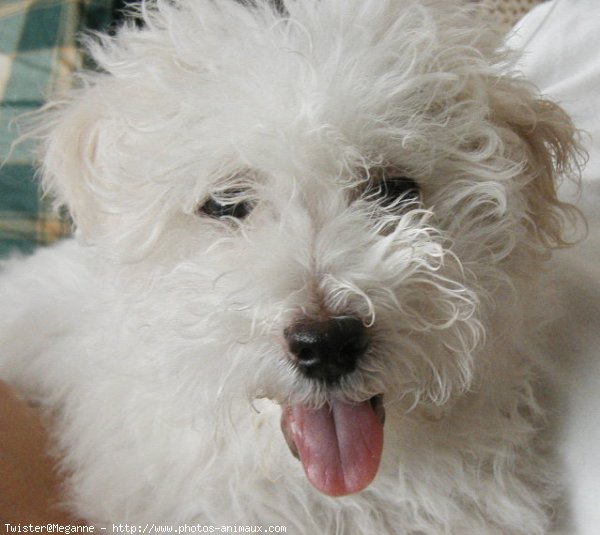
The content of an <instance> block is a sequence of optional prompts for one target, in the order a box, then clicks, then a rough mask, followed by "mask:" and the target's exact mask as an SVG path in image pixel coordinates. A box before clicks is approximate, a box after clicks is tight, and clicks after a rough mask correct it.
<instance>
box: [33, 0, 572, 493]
mask: <svg viewBox="0 0 600 535" xmlns="http://www.w3.org/2000/svg"><path fill="white" fill-rule="evenodd" d="M141 13H142V15H143V18H144V25H143V26H142V27H140V26H136V25H130V26H127V27H124V28H121V29H120V30H119V31H118V32H117V34H116V36H115V37H105V38H102V39H100V40H99V41H96V42H93V43H91V44H90V49H91V51H92V53H93V56H94V58H95V60H96V61H97V63H98V64H99V66H100V68H101V72H100V73H99V74H95V75H88V76H87V77H85V78H84V79H83V83H82V86H81V88H80V89H78V90H77V91H76V92H74V94H73V97H72V98H70V99H69V100H68V102H65V103H59V104H57V105H56V106H54V110H51V111H50V122H51V128H50V129H49V134H48V136H47V137H46V139H45V144H44V148H45V152H44V158H43V181H44V184H45V186H46V188H47V189H49V190H51V191H52V192H53V193H54V194H55V195H56V196H57V197H58V199H59V200H60V202H62V203H64V204H66V205H67V207H68V208H69V210H70V212H71V214H72V216H73V218H74V220H75V222H76V226H77V229H78V232H79V235H80V238H81V239H82V240H83V241H84V242H85V243H89V244H91V246H93V247H96V248H98V250H99V251H100V252H101V254H102V256H104V257H105V258H107V259H110V261H111V262H116V263H117V264H119V265H125V266H129V267H128V268H126V269H124V270H122V272H123V273H126V272H129V271H128V269H129V270H133V271H134V272H136V270H137V272H139V273H143V274H144V275H143V276H144V277H145V276H150V278H151V280H152V281H153V282H152V284H149V285H148V286H149V287H150V288H148V289H147V291H148V293H149V295H154V296H155V297H153V299H155V300H156V299H157V297H156V295H160V296H162V299H163V300H164V301H163V302H164V306H165V309H166V310H167V311H168V313H164V314H163V313H161V314H162V315H161V314H159V313H156V309H157V308H158V307H153V308H152V310H153V311H154V313H156V314H157V316H156V317H159V316H160V317H161V325H162V327H161V328H163V329H164V328H166V327H164V325H171V326H172V325H175V327H173V332H171V337H170V338H169V339H171V340H173V345H174V347H175V346H177V347H178V349H177V351H176V352H177V353H178V354H179V355H181V356H182V357H181V358H182V360H183V359H184V357H186V356H187V357H189V355H191V354H194V353H195V354H196V355H200V357H198V356H196V357H195V358H194V359H193V362H188V363H187V364H186V365H187V366H188V367H189V368H191V369H194V370H196V368H195V367H199V368H198V370H199V369H201V368H202V367H206V366H213V367H214V368H215V369H216V370H218V376H219V377H220V379H219V380H218V383H219V384H218V385H217V386H218V387H219V392H220V393H221V395H226V394H223V393H242V394H247V395H249V396H250V397H251V398H254V397H260V396H265V397H269V398H271V399H273V400H275V401H277V402H279V403H281V404H282V406H283V408H284V409H283V420H282V423H283V429H284V432H285V434H286V437H287V438H288V440H289V442H290V445H291V447H292V450H294V451H295V453H296V454H298V455H299V457H300V459H301V460H302V462H303V465H304V467H305V470H306V472H307V475H308V477H309V479H310V480H311V481H312V483H313V484H314V485H315V486H316V487H318V488H319V489H320V490H322V491H323V492H325V493H328V494H332V495H339V494H346V493H350V492H355V491H358V490H360V489H362V488H364V487H365V486H366V485H367V484H368V483H369V482H370V481H371V480H372V478H373V477H374V475H375V472H376V470H377V466H378V464H379V458H380V455H381V448H382V422H383V409H382V396H385V397H384V398H383V399H385V402H386V404H394V403H400V404H404V406H405V407H409V406H416V405H418V404H420V403H429V404H431V403H433V404H439V405H442V404H445V403H447V402H448V401H449V400H450V399H452V398H453V397H454V396H458V395H460V394H461V393H463V392H465V391H466V390H468V389H469V388H470V387H471V385H472V383H473V381H474V379H475V378H476V377H477V373H478V372H477V370H478V367H477V363H478V358H479V351H480V349H481V347H482V345H483V342H482V340H483V337H484V333H485V331H486V328H487V326H488V323H489V318H490V315H491V314H492V313H493V312H492V311H493V307H491V306H489V305H490V302H493V301H494V300H495V299H497V298H498V297H499V296H501V294H502V292H508V291H509V290H510V288H511V287H515V284H516V282H515V281H517V280H525V279H526V278H527V277H533V276H534V274H535V271H536V269H537V267H539V262H540V260H541V259H543V258H544V257H545V256H546V253H547V252H548V251H549V250H550V249H551V248H553V247H556V246H560V245H563V244H564V238H563V223H564V221H565V219H566V217H567V216H569V215H570V210H569V207H567V206H566V205H564V204H562V203H561V202H560V201H559V200H558V199H557V196H556V190H555V181H556V177H557V174H558V173H559V172H562V171H565V170H567V171H568V170H569V168H570V166H571V164H572V162H573V156H574V154H575V152H576V145H575V143H574V129H573V127H572V125H571V123H570V121H569V120H568V119H567V117H566V116H565V114H564V113H563V112H562V111H561V110H560V108H559V107H558V106H556V105H554V104H552V103H550V102H548V101H545V100H543V99H541V98H540V97H539V95H537V94H536V93H535V91H534V90H533V88H532V87H530V86H529V85H528V84H527V83H525V82H524V81H522V80H520V79H518V78H516V77H514V76H511V75H510V72H509V71H510V62H509V61H508V59H507V58H506V57H505V55H503V54H502V53H500V52H499V51H498V41H497V39H496V37H494V36H493V35H491V34H490V33H489V32H487V31H484V29H482V25H481V24H480V23H479V22H478V21H477V19H476V17H474V16H473V15H472V14H471V13H469V12H467V9H466V8H465V7H464V6H463V7H459V6H457V5H456V4H455V3H454V2H449V1H447V0H439V1H434V0H423V1H416V0H285V1H284V2H280V3H278V6H277V8H276V7H274V6H273V5H272V4H271V3H269V2H268V1H267V0H255V1H251V2H250V1H249V2H236V1H234V0H222V1H220V2H214V1H210V0H194V1H192V0H189V1H187V0H181V1H180V2H175V3H173V2H170V1H158V2H157V3H156V4H151V5H150V4H144V5H143V8H142V9H141ZM120 273H121V271H120ZM153 292H154V293H153ZM136 297H137V298H139V296H136ZM159 304H160V303H159ZM149 314H150V313H149ZM165 314H168V315H169V318H168V319H169V321H162V320H164V319H165ZM157 322H158V320H157ZM173 333H176V334H173ZM198 370H196V372H195V373H200V372H199V371H198ZM190 377H194V374H193V373H192V374H191V375H190ZM215 390H216V388H215Z"/></svg>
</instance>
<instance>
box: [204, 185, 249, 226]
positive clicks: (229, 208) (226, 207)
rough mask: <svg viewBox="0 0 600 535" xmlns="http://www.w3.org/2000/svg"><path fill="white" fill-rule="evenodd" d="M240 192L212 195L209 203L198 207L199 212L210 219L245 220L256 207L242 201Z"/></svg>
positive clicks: (244, 200) (233, 191)
mask: <svg viewBox="0 0 600 535" xmlns="http://www.w3.org/2000/svg"><path fill="white" fill-rule="evenodd" d="M239 197H240V191H239V190H231V191H226V192H223V193H222V194H219V195H218V196H217V195H211V196H210V197H209V198H208V200H207V201H205V202H204V203H203V204H201V205H200V206H199V207H198V212H199V213H201V214H206V215H208V216H210V217H214V218H216V219H220V218H222V217H234V218H236V219H244V218H245V217H247V216H248V214H250V212H251V211H252V208H254V205H253V204H252V203H251V202H250V201H249V200H246V199H240V198H239Z"/></svg>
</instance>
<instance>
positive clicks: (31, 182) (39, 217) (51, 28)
mask: <svg viewBox="0 0 600 535" xmlns="http://www.w3.org/2000/svg"><path fill="white" fill-rule="evenodd" d="M114 3H115V2H114V0H62V1H61V0H0V164H2V165H1V167H0V256H3V255H6V254H7V253H8V252H9V251H11V250H14V249H15V248H16V249H20V250H22V251H30V250H32V249H33V248H34V247H35V246H36V245H38V244H46V243H51V242H53V241H54V240H56V239H58V238H59V237H61V236H64V235H65V234H68V233H69V230H70V226H69V224H68V223H67V222H66V221H65V220H63V219H60V218H59V217H58V216H57V215H56V214H54V213H52V210H51V208H50V203H49V201H48V200H43V199H40V196H39V188H38V184H37V182H36V180H35V171H34V168H33V157H32V154H33V150H32V149H33V147H32V145H31V143H28V142H23V143H19V144H16V145H15V144H14V141H15V140H16V139H17V138H18V135H19V133H18V131H17V127H16V125H15V123H14V119H15V118H16V117H18V116H19V115H21V114H23V113H26V112H30V111H33V110H35V109H36V108H38V107H39V106H41V105H42V104H43V103H44V101H45V99H46V98H47V97H49V96H51V95H53V94H56V93H58V92H60V91H62V90H64V89H66V88H68V87H69V85H70V83H71V74H72V73H73V70H74V69H76V68H78V67H79V66H80V65H81V63H82V61H83V59H82V57H81V54H80V52H79V50H78V49H77V46H76V45H77V36H78V34H79V33H80V32H81V31H82V30H83V29H102V28H107V27H108V25H109V24H110V23H111V21H112V14H113V7H114Z"/></svg>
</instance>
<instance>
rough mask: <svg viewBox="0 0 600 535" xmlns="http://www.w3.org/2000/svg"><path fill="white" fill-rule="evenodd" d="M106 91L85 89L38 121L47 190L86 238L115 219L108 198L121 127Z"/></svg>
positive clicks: (53, 105)
mask: <svg viewBox="0 0 600 535" xmlns="http://www.w3.org/2000/svg"><path fill="white" fill-rule="evenodd" d="M102 91H103V89H102V87H101V86H100V85H97V86H94V87H87V88H84V89H82V90H80V91H78V92H77V93H76V94H74V96H73V97H72V98H71V99H69V100H68V101H66V100H65V101H60V102H56V103H51V104H50V105H48V106H46V108H45V109H44V110H43V111H42V114H41V115H40V117H39V119H38V124H40V125H42V126H41V127H40V128H38V129H37V133H41V136H42V141H43V143H42V146H41V168H40V171H41V181H42V188H43V190H44V192H46V193H48V194H50V195H51V196H53V197H54V198H55V203H56V204H57V205H59V206H66V207H67V209H68V211H69V213H70V215H71V217H72V218H73V221H74V222H75V225H76V227H77V230H78V234H79V235H80V236H81V237H83V238H84V239H88V238H90V237H92V236H94V235H97V234H101V233H102V232H103V230H104V227H105V226H106V225H107V223H108V219H109V215H110V214H109V213H108V211H107V210H104V206H103V205H104V203H103V196H105V195H106V193H107V192H108V191H107V188H108V189H109V190H110V189H111V186H110V182H111V180H110V177H111V176H114V169H112V167H114V165H112V164H113V163H115V162H114V158H113V159H112V160H111V154H114V152H115V151H114V148H115V145H116V143H117V141H118V137H119V134H118V131H119V127H118V122H117V121H116V118H115V117H114V115H113V114H111V112H110V110H108V109H107V107H106V105H105V99H103V98H100V96H101V93H102Z"/></svg>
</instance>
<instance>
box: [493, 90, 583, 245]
mask: <svg viewBox="0 0 600 535" xmlns="http://www.w3.org/2000/svg"><path fill="white" fill-rule="evenodd" d="M491 98H492V102H491V104H492V109H493V119H494V122H496V123H497V124H498V125H499V126H500V127H501V128H505V129H506V130H507V131H508V135H507V136H506V140H507V146H508V150H510V151H512V152H513V154H512V155H511V157H512V158H513V160H514V161H521V162H524V169H523V173H522V175H521V176H522V177H523V183H522V184H520V187H521V188H522V192H523V193H524V194H525V199H526V206H525V207H524V209H525V214H524V218H523V219H524V224H525V226H526V228H527V231H528V232H530V233H531V235H532V236H533V237H534V238H535V239H536V240H537V242H538V243H540V244H541V245H542V246H543V247H544V248H546V249H549V248H556V247H563V246H565V245H569V244H571V243H572V239H573V238H572V237H570V236H569V231H570V230H571V231H572V230H573V228H574V225H575V224H576V222H577V220H579V218H580V214H579V211H578V210H577V209H576V208H575V207H574V206H573V205H571V204H569V203H567V202H564V201H562V200H560V199H559V197H558V195H557V187H558V185H559V183H560V182H561V181H563V180H575V181H578V179H579V172H580V165H581V163H582V161H583V158H584V151H583V150H582V149H581V147H580V145H579V142H578V132H577V130H576V129H575V127H574V125H573V123H572V121H571V119H570V118H569V116H568V115H567V114H566V112H565V111H564V110H563V109H562V108H561V107H560V106H559V105H557V104H555V103H554V102H551V101H549V100H546V99H544V98H541V97H540V96H539V95H538V94H537V92H536V90H535V89H534V88H532V87H530V86H529V85H528V84H526V83H524V82H523V81H520V80H510V79H505V80H503V81H502V82H499V83H498V84H497V85H496V87H495V90H494V91H492V95H491Z"/></svg>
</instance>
